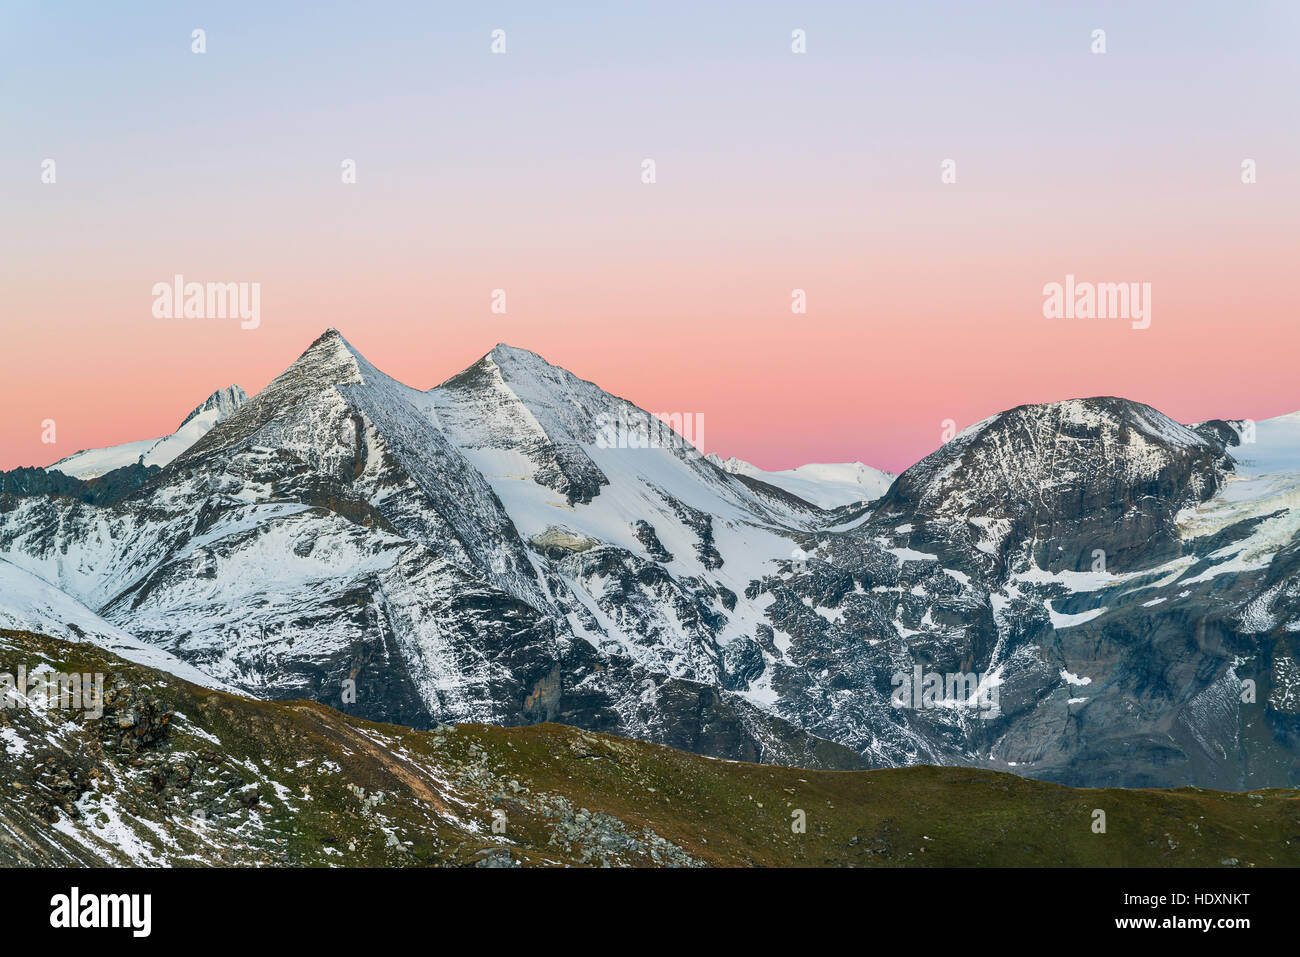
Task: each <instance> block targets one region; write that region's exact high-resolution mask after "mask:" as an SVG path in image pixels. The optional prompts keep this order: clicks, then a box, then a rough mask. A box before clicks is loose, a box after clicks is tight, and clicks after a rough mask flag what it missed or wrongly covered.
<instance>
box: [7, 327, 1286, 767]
mask: <svg viewBox="0 0 1300 957" xmlns="http://www.w3.org/2000/svg"><path fill="white" fill-rule="evenodd" d="M648 419H649V417H648V416H647V415H646V414H645V413H643V412H641V410H639V409H636V408H635V407H634V406H632V405H631V404H630V403H628V402H626V401H625V400H622V399H619V398H617V397H615V396H613V395H611V394H609V393H607V392H605V391H603V390H602V389H601V388H599V387H598V386H596V385H594V384H592V383H590V382H586V381H583V380H581V379H579V378H577V377H576V376H573V375H572V374H570V373H569V372H567V371H565V370H564V369H562V368H559V367H557V366H554V365H551V364H550V363H548V362H546V361H545V360H544V359H542V358H541V357H539V356H537V355H535V354H534V353H531V352H528V351H525V350H522V349H515V348H512V347H509V346H504V345H501V346H497V347H496V348H495V349H493V350H492V351H491V352H490V353H488V354H487V355H486V356H484V357H483V358H482V359H481V360H479V361H478V362H477V363H475V364H474V365H473V366H471V367H470V368H468V369H466V370H465V371H463V372H461V373H459V374H458V375H456V376H453V377H452V378H451V379H449V380H447V381H446V382H444V383H442V384H441V385H439V386H437V387H435V388H433V389H430V390H428V391H420V390H416V389H412V388H409V387H407V386H405V385H403V384H401V383H399V382H397V381H395V380H394V379H391V378H390V377H388V376H386V375H384V374H383V373H382V372H380V371H379V370H378V369H376V368H375V367H374V366H373V365H371V364H370V363H369V362H368V361H367V360H366V359H365V358H364V357H363V356H361V355H360V354H359V353H358V352H357V351H356V350H355V349H353V348H352V346H350V345H349V344H348V343H347V342H346V341H345V340H344V338H343V337H342V336H341V335H339V333H338V332H336V331H335V330H332V329H331V330H328V331H327V332H326V333H324V334H323V335H322V336H321V337H320V338H319V339H317V340H316V341H315V342H314V343H312V344H311V346H310V347H309V348H308V349H307V350H306V351H305V352H304V353H303V354H302V356H300V357H299V358H298V359H297V360H296V361H295V362H294V363H293V364H292V365H291V366H289V368H288V369H286V370H285V372H284V373H282V374H281V375H280V376H279V377H277V378H276V379H275V380H274V381H273V382H271V383H270V384H269V385H268V386H267V387H266V388H265V389H263V390H262V391H261V392H260V393H259V394H258V395H256V396H254V397H252V398H251V399H250V398H248V397H247V396H245V395H244V393H243V392H242V390H240V389H239V388H238V387H236V386H232V387H230V388H229V389H225V390H222V391H221V392H218V393H216V394H214V395H213V396H212V397H211V398H210V399H209V400H207V401H206V402H205V403H203V404H202V405H201V406H199V408H197V409H196V410H195V411H194V412H193V413H191V415H190V416H189V417H187V418H186V419H185V420H184V422H183V423H182V425H181V427H180V428H179V429H178V431H177V432H176V433H175V434H173V435H172V436H168V437H164V438H162V439H153V440H146V441H143V442H137V443H129V444H128V445H125V446H119V447H116V448H113V449H102V450H94V451H88V452H79V453H77V454H76V455H73V456H69V457H68V458H66V459H63V460H61V461H60V462H58V463H55V464H54V465H53V466H51V467H50V468H49V469H44V470H42V469H20V470H15V471H14V472H10V473H0V626H3V627H8V628H14V629H21V630H24V631H34V632H44V633H46V634H50V635H54V636H56V637H59V638H64V639H71V640H78V641H88V642H93V643H95V644H99V645H103V646H105V647H107V648H109V649H111V650H112V651H114V653H116V654H118V655H120V656H122V657H125V658H127V659H130V660H132V661H138V662H140V663H142V664H147V665H149V666H151V667H154V668H159V669H162V670H165V671H171V672H173V673H175V674H178V675H180V676H181V677H184V678H186V679H187V680H190V681H194V682H196V683H200V684H207V685H209V686H211V687H216V688H221V689H226V690H235V691H239V692H241V693H243V694H246V695H250V696H253V697H260V698H268V699H289V698H310V699H314V700H317V701H320V702H323V703H326V704H329V705H331V706H332V707H335V708H338V709H339V710H341V711H344V712H346V713H348V714H351V715H354V716H357V717H361V718H369V719H374V720H383V721H389V722H394V723H399V724H406V725H411V726H414V727H417V728H430V727H434V726H435V725H438V724H441V723H460V722H469V721H473V722H481V723H486V724H499V725H526V724H534V723H538V722H544V721H555V722H561V723H564V724H569V725H573V726H576V727H578V728H583V729H587V730H590V731H603V732H611V733H616V734H621V735H624V736H630V737H636V738H642V739H645V740H647V741H651V742H654V743H659V744H668V745H671V746H674V747H677V748H681V749H685V750H690V751H694V752H697V753H700V754H705V755H711V756H714V757H722V758H731V759H740V760H749V761H761V762H766V763H774V764H788V765H797V766H801V767H821V768H858V767H891V766H899V765H910V764H920V763H925V764H946V765H971V766H980V767H988V768H994V769H1001V770H1010V771H1013V772H1015V773H1018V774H1022V775H1028V776H1031V777H1040V778H1044V779H1049V780H1053V781H1058V782H1061V783H1068V784H1075V785H1087V786H1109V785H1124V786H1176V785H1185V784H1198V785H1202V786H1207V787H1219V788H1228V789H1246V788H1254V787H1261V786H1272V785H1288V784H1296V783H1298V782H1300V664H1298V661H1300V659H1298V658H1297V655H1298V654H1300V414H1296V415H1291V416H1284V417H1281V418H1278V419H1272V420H1269V421H1265V422H1259V423H1247V422H1233V421H1213V422H1206V423H1199V424H1197V425H1195V426H1185V425H1181V424H1179V423H1177V422H1174V421H1173V420H1171V419H1169V418H1168V417H1166V416H1164V415H1163V414H1161V413H1160V412H1158V411H1156V410H1154V409H1152V408H1150V407H1148V406H1144V405H1141V404H1139V403H1136V402H1131V401H1127V400H1124V399H1118V398H1110V397H1103V398H1091V399H1075V400H1069V401H1064V402H1056V403H1051V404H1046V405H1032V406H1022V407H1019V408H1016V409H1012V410H1010V411H1008V412H1004V413H1001V414H999V415H996V416H993V417H991V418H990V419H987V420H985V421H983V422H980V423H977V424H976V425H974V426H972V427H970V428H968V429H967V430H965V431H964V432H962V433H960V434H959V435H957V436H956V437H955V438H954V439H952V440H951V441H949V442H948V443H947V444H945V445H944V446H943V447H942V448H940V449H939V450H938V451H936V452H935V453H933V454H932V455H930V456H928V457H927V458H925V459H924V460H922V461H921V462H919V463H917V464H916V465H914V466H913V467H911V468H909V469H907V470H906V471H905V472H903V473H902V474H901V475H899V476H897V477H894V476H890V475H888V474H886V473H882V472H878V471H877V470H874V469H871V468H869V467H867V466H864V465H861V464H860V463H854V464H852V465H809V466H803V467H800V468H798V469H791V470H787V471H782V472H765V471H762V470H760V469H757V468H755V467H753V466H751V465H748V464H747V463H744V462H741V461H739V460H736V459H731V460H727V461H722V460H720V459H717V458H716V457H712V456H710V457H708V458H706V457H704V456H702V455H701V454H700V453H699V452H697V451H696V450H695V449H694V448H693V447H691V446H690V445H689V443H686V442H669V443H662V442H630V443H614V444H611V443H609V442H606V441H603V440H602V435H601V429H602V428H603V427H604V425H606V424H607V423H609V422H611V421H617V422H619V423H621V424H622V426H623V427H630V428H633V429H637V428H648V426H646V425H645V423H646V422H647V421H648ZM629 423H630V425H628V424H629ZM638 423H640V424H638ZM930 676H937V678H936V680H937V682H938V685H939V687H940V689H941V692H940V693H939V694H937V695H936V694H930V695H928V696H927V695H926V694H924V693H922V692H921V690H920V688H919V687H917V688H910V686H909V684H908V682H912V683H913V684H916V685H918V686H920V685H922V684H924V685H925V686H926V687H932V685H931V684H930ZM953 676H957V678H958V680H957V686H958V687H960V682H961V678H962V676H967V677H969V678H970V679H971V681H972V684H971V685H970V686H969V687H968V690H969V689H970V688H974V689H975V690H976V691H977V692H978V694H975V695H972V696H969V697H967V698H961V697H960V696H956V697H955V696H953V695H952V694H951V693H947V692H943V691H942V689H943V688H944V687H945V682H947V687H948V688H949V691H951V688H952V686H953ZM900 679H901V680H903V688H902V691H901V692H900V686H899V682H900ZM912 691H915V692H916V693H915V694H913V693H912ZM990 703H991V704H992V707H990Z"/></svg>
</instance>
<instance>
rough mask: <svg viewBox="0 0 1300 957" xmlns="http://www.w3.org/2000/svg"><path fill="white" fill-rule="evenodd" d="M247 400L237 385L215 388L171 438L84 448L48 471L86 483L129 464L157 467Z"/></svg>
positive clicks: (174, 456) (177, 453) (165, 462)
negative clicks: (99, 447) (98, 447)
mask: <svg viewBox="0 0 1300 957" xmlns="http://www.w3.org/2000/svg"><path fill="white" fill-rule="evenodd" d="M247 401H248V396H247V395H246V394H245V392H244V390H243V389H241V388H240V387H239V386H237V385H232V386H227V387H226V388H224V389H218V390H217V391H216V392H214V393H212V395H210V396H208V397H207V398H206V399H204V400H203V401H202V402H200V403H199V404H198V405H197V406H195V407H194V409H193V411H191V412H190V414H189V415H187V416H185V418H184V419H183V420H182V421H181V424H180V425H179V426H178V427H177V429H176V431H175V432H173V433H172V434H171V435H165V436H163V437H162V438H160V439H144V440H142V441H139V442H127V443H124V444H123V445H115V446H111V447H109V448H104V449H86V450H83V451H81V452H76V453H74V454H73V455H69V456H67V457H66V458H62V459H59V461H57V462H55V463H54V464H53V465H51V466H50V467H49V470H50V471H56V472H60V473H62V474H63V475H66V476H68V477H70V478H74V479H82V480H90V479H97V478H101V477H103V476H105V475H107V474H108V473H110V472H114V471H118V470H121V469H124V468H130V467H131V466H133V465H139V466H140V467H142V468H149V467H153V468H161V467H162V466H164V465H166V464H167V463H168V462H170V461H171V460H172V459H174V458H176V456H178V455H180V454H181V453H182V452H184V451H185V450H186V449H187V448H189V447H190V446H191V445H193V444H194V443H195V442H197V441H198V440H199V439H200V438H202V436H203V435H204V434H205V433H207V432H208V431H209V430H210V429H211V428H212V427H213V426H215V425H217V424H218V423H219V422H222V421H224V420H225V419H227V418H229V417H230V416H231V415H233V414H234V412H235V411H236V410H237V409H238V408H239V407H240V406H241V405H243V404H244V403H245V402H247Z"/></svg>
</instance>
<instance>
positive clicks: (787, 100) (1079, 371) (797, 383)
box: [0, 0, 1300, 471]
mask: <svg viewBox="0 0 1300 957" xmlns="http://www.w3.org/2000/svg"><path fill="white" fill-rule="evenodd" d="M541 6H542V5H540V4H536V3H507V4H501V3H498V4H491V3H484V4H458V5H455V7H453V6H452V5H449V4H433V3H429V2H419V3H417V2H411V3H384V2H378V0H376V2H363V3H322V4H319V5H313V6H312V8H311V9H310V10H305V9H303V8H302V6H301V5H299V4H288V3H273V2H270V3H268V2H264V0H262V2H255V3H253V2H232V0H223V2H220V3H183V4H180V3H138V2H136V3H133V2H123V3H113V4H105V3H99V2H79V3H62V4H52V3H38V2H26V0H6V2H5V3H3V4H0V108H2V110H3V112H2V114H0V115H2V117H3V124H2V125H0V223H2V224H3V228H2V229H0V343H2V345H0V350H2V351H0V355H3V363H2V365H0V410H2V412H3V414H2V415H0V468H10V467H14V466H17V465H44V464H48V463H50V462H52V461H54V460H55V459H58V458H61V457H63V456H65V455H69V454H71V453H72V452H74V451H77V450H78V449H81V448H86V447H97V446H103V445H110V444H115V443H118V442H123V441H127V440H131V439H139V438H148V437H154V436H158V435H163V434H166V433H169V432H171V431H172V430H173V429H175V428H176V426H177V425H178V424H179V423H180V420H181V418H182V417H183V416H184V415H185V414H186V413H187V412H188V411H189V410H190V408H192V407H193V406H194V405H195V404H197V403H198V402H199V401H201V400H202V399H203V398H204V397H206V396H207V395H208V394H209V393H210V392H212V391H213V390H215V389H217V388H219V387H222V386H225V385H228V384H230V383H232V382H237V383H238V384H239V385H241V386H243V387H244V388H245V389H246V390H248V391H249V392H250V393H252V392H254V391H256V390H257V389H260V388H261V387H262V386H264V385H265V384H266V383H267V382H268V381H269V380H270V379H271V378H273V377H274V376H275V375H276V374H278V373H279V372H280V371H282V370H283V368H284V367H285V366H287V365H288V364H289V363H290V362H292V361H293V359H294V358H295V357H296V356H297V355H298V354H299V353H300V352H302V350H303V349H305V348H306V346H307V345H308V344H309V343H310V342H311V341H312V339H314V338H315V337H316V336H317V335H318V334H319V333H320V332H321V331H322V330H323V329H324V328H326V327H327V326H335V327H337V328H338V329H339V330H340V331H341V332H342V333H343V334H344V336H346V337H347V338H348V339H349V340H350V341H351V342H352V344H353V345H354V346H356V347H357V348H358V349H359V350H360V351H361V352H362V353H363V354H365V355H366V356H367V357H368V358H369V359H370V360H371V361H372V362H373V363H374V364H375V365H377V366H378V367H380V368H381V369H384V370H385V371H386V372H388V373H389V374H390V375H393V376H395V377H397V378H399V379H401V380H403V381H404V382H407V383H409V384H411V385H414V386H419V387H422V388H424V387H428V386H431V385H434V384H435V383H437V382H439V381H441V380H442V379H444V378H446V377H447V376H449V375H451V374H453V373H455V372H457V371H459V370H460V369H461V368H463V367H465V366H467V365H469V364H470V363H472V362H473V361H474V360H475V359H477V358H478V357H479V356H481V355H482V354H483V353H485V352H487V351H488V350H489V349H490V348H491V347H492V346H493V345H494V344H495V343H497V342H499V341H505V342H509V343H511V344H512V345H517V346H522V347H526V348H530V349H533V350H535V351H537V352H539V353H541V354H542V355H543V356H545V357H546V358H548V359H549V360H551V361H552V362H556V363H558V364H560V365H563V366H565V367H566V368H568V369H570V370H571V371H573V372H574V373H576V374H578V375H580V376H582V377H583V378H587V379H591V380H593V381H595V382H597V383H599V384H600V385H602V386H604V387H605V388H606V389H608V390H610V391H612V392H614V393H616V394H619V395H622V396H624V397H626V398H629V399H631V400H632V401H634V402H636V403H637V404H639V405H641V406H642V407H644V408H647V409H650V410H652V411H657V412H698V413H703V414H704V416H705V421H706V429H705V441H704V446H705V451H716V452H719V453H720V454H722V455H724V456H725V455H733V454H734V455H739V456H741V457H742V458H746V459H749V460H750V461H752V462H754V463H756V464H758V465H760V466H763V467H766V468H786V467H790V466H793V465H797V464H800V463H802V462H808V461H851V460H861V461H864V462H867V463H869V464H872V465H876V466H879V467H883V468H888V469H891V470H895V471H897V470H899V469H901V468H904V467H906V466H907V465H908V464H910V463H912V462H914V461H915V460H917V459H918V458H920V457H921V456H922V455H924V454H926V453H928V452H930V451H932V450H933V449H934V448H935V447H937V446H938V444H939V442H940V438H941V435H940V433H941V429H942V423H943V421H944V420H946V419H951V420H953V421H954V422H956V423H957V425H958V427H964V426H966V425H969V424H971V423H972V422H974V421H976V420H978V419H980V418H983V417H985V416H987V415H989V414H991V413H993V412H996V411H999V410H1001V409H1004V408H1008V407H1011V406H1014V405H1017V404H1020V403H1024V402H1038V401H1048V400H1054V399H1061V398H1068V397H1073V396H1086V395H1097V394H1112V395H1122V396H1126V397H1128V398H1132V399H1138V400H1141V401H1144V402H1147V403H1150V404H1151V405H1154V406H1156V407H1157V408H1160V409H1161V410H1163V411H1165V412H1167V413H1169V414H1170V415H1173V416H1174V417H1176V418H1179V419H1181V420H1184V421H1192V420H1198V419H1203V418H1210V417H1252V418H1265V417H1268V416H1271V415H1277V414H1280V413H1284V412H1290V411H1294V410H1296V409H1300V387H1298V386H1297V374H1296V368H1297V359H1298V357H1300V348H1297V347H1298V346H1300V330H1298V328H1297V320H1298V319H1300V282H1297V278H1296V277H1297V276H1298V275H1300V268H1297V261H1298V260H1300V128H1298V126H1297V122H1296V121H1297V118H1298V117H1300V110H1297V106H1298V105H1300V103H1298V101H1300V57H1298V56H1297V55H1296V50H1297V48H1300V29H1298V28H1300V4H1296V3H1293V2H1272V3H1227V2H1225V3H1215V4H1211V3H1198V2H1186V0H1184V2H1177V3H1156V2H1142V3H1130V2H1124V3H1076V4H1054V5H1052V9H1050V10H1042V9H1038V8H1039V7H1040V6H1041V5H1040V4H1036V3H1023V4H1010V3H992V4H979V5H976V4H970V3H966V2H957V0H954V2H944V3H938V2H931V3H905V4H897V3H891V4H883V3H881V4H875V3H871V4H861V3H852V4H850V3H808V2H799V3H794V2H790V3H763V2H758V3H752V2H751V3H743V4H742V3H730V4H712V5H710V7H711V9H710V10H708V11H703V10H700V9H698V6H699V5H698V4H696V3H665V2H656V3H651V4H617V5H611V4H606V3H590V4H572V3H568V4H564V5H563V8H562V11H563V12H559V13H554V12H553V13H547V12H544V11H543V10H541V9H540V8H541ZM611 7H617V9H610V8H611ZM977 7H978V9H976V8H977ZM195 27H202V28H203V29H205V30H206V31H207V52H206V53H205V54H203V55H196V54H194V53H192V52H191V50H190V44H191V40H190V35H191V30H193V29H194V28H195ZM496 28H501V29H504V30H505V31H506V38H507V50H508V52H507V53H506V54H505V55H504V56H500V55H493V54H492V53H491V52H490V51H489V44H490V40H491V38H490V34H491V31H492V30H493V29H496ZM795 28H802V29H804V30H805V31H806V32H807V38H808V41H807V42H808V52H807V53H806V54H804V55H795V54H793V53H791V50H790V33H791V31H792V30H793V29H795ZM1097 28H1101V29H1104V30H1105V31H1106V35H1107V47H1108V52H1107V53H1106V54H1105V55H1100V56H1099V55H1094V54H1092V53H1091V52H1090V50H1089V46H1090V43H1091V32H1092V31H1093V30H1094V29H1097ZM46 158H52V159H54V160H55V161H56V163H57V182H56V183H55V184H53V185H47V184H43V183H41V181H40V175H41V162H42V160H44V159H46ZM644 158H653V159H654V160H655V162H656V164H657V174H658V181H657V182H656V183H655V184H654V185H645V184H643V183H641V181H640V166H641V161H642V160H643V159H644ZM946 158H952V159H954V160H955V161H956V163H957V182H956V183H955V184H950V185H949V184H943V183H941V182H940V176H939V173H940V163H941V161H942V160H944V159H946ZM1246 158H1251V159H1254V160H1255V161H1256V162H1257V164H1258V182H1257V183H1255V184H1253V185H1244V184H1243V183H1242V182H1241V179H1240V169H1241V163H1242V160H1243V159H1246ZM344 159H353V160H355V161H356V163H357V170H358V182H357V183H356V184H355V185H345V184H343V183H341V182H340V164H341V163H342V161H343V160H344ZM175 273H182V274H184V275H185V276H186V277H187V278H188V279H191V280H200V281H209V280H210V281H221V282H241V281H244V282H260V283H261V288H262V310H261V312H262V315H261V325H260V328H258V329H256V330H241V329H240V328H239V323H238V322H237V321H235V320H221V319H202V320H199V319H189V320H185V319H176V320H164V319H155V318H154V317H153V315H152V312H151V305H152V295H151V288H152V286H153V284H154V283H156V282H160V281H169V280H170V279H171V277H172V276H173V275H174V274H175ZM1067 273H1072V274H1074V275H1075V276H1077V277H1078V278H1079V279H1080V280H1091V281H1113V282H1122V281H1139V282H1150V283H1151V284H1152V287H1153V288H1152V304H1153V314H1152V324H1151V327H1150V328H1149V329H1146V330H1134V329H1132V328H1131V327H1130V324H1129V323H1127V322H1124V321H1121V320H1099V319H1092V320H1049V319H1045V318H1044V317H1043V315H1042V302H1043V295H1042V288H1043V285H1044V284H1045V283H1048V282H1060V281H1062V280H1063V279H1064V277H1065V275H1066V274H1067ZM496 288H504V289H505V290H506V291H507V297H508V300H507V301H508V313H507V315H504V316H501V315H494V314H492V312H491V311H490V308H489V307H490V297H491V292H492V290H493V289H496ZM794 288H802V289H805V290H806V291H807V296H808V312H807V314H806V315H793V314H792V313H791V311H790V301H791V300H790V296H791V290H792V289H794ZM45 419H54V420H55V421H56V423H57V430H58V431H57V436H58V441H57V444H55V445H53V446H51V445H43V444H42V443H41V432H42V428H41V423H42V421H43V420H45Z"/></svg>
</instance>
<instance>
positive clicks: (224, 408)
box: [180, 385, 248, 429]
mask: <svg viewBox="0 0 1300 957" xmlns="http://www.w3.org/2000/svg"><path fill="white" fill-rule="evenodd" d="M247 401H248V393H247V392H245V391H244V390H243V389H241V388H240V387H239V386H237V385H230V386H227V387H226V388H224V389H218V390H217V391H216V392H214V393H212V395H210V396H208V397H207V398H206V399H204V400H203V401H202V402H201V403H199V404H198V405H197V406H195V407H194V410H193V411H192V412H190V414H189V415H187V416H185V418H184V419H183V420H181V424H180V428H182V429H183V428H185V426H186V425H188V424H189V423H190V421H191V420H193V419H197V418H198V417H199V416H206V415H208V414H209V413H211V418H212V419H213V420H214V423H215V422H220V421H221V420H222V419H224V418H227V417H228V416H230V415H231V413H233V412H234V411H235V410H236V409H238V408H239V407H240V406H241V405H243V404H244V403H245V402H247Z"/></svg>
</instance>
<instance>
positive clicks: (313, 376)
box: [267, 326, 369, 389]
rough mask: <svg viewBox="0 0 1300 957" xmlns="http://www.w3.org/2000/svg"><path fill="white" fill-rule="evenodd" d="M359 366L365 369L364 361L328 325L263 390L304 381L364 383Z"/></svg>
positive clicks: (366, 363) (335, 330)
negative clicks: (363, 366) (305, 379)
mask: <svg viewBox="0 0 1300 957" xmlns="http://www.w3.org/2000/svg"><path fill="white" fill-rule="evenodd" d="M363 363H364V364H365V365H366V366H369V363H368V362H366V361H365V358H364V357H363V356H362V355H361V354H360V353H359V352H357V351H356V350H355V349H354V348H352V345H351V344H350V343H349V342H348V341H347V340H346V339H344V338H343V336H342V334H340V333H339V331H338V330H337V329H335V328H334V327H332V326H331V327H330V328H328V329H326V330H325V331H324V332H322V333H321V334H320V335H319V336H317V338H316V340H315V341H314V342H313V343H312V344H311V345H309V346H308V347H307V349H306V351H304V352H303V354H302V355H300V356H299V357H298V358H297V359H295V360H294V362H293V364H292V365H291V366H289V368H287V369H285V370H284V372H282V373H281V374H280V375H279V377H278V378H277V379H276V380H275V381H274V382H272V383H271V385H270V386H268V387H267V388H268V389H269V388H271V387H273V386H277V385H283V384H285V383H286V382H292V381H298V380H302V379H304V378H307V379H310V380H311V381H313V382H315V383H318V384H328V385H344V384H348V383H357V384H359V383H362V382H364V381H365V377H364V376H363V375H362V364H363Z"/></svg>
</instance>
